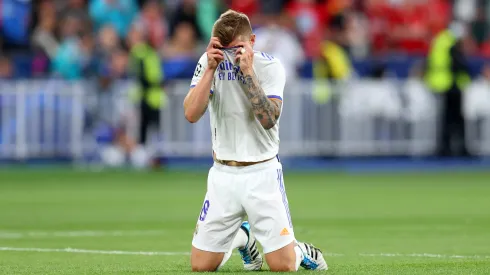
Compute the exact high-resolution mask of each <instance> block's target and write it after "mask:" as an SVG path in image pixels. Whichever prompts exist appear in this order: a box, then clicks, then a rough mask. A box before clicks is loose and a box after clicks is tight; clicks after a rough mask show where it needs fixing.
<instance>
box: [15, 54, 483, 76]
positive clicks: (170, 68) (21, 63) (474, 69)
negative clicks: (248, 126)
mask: <svg viewBox="0 0 490 275" xmlns="http://www.w3.org/2000/svg"><path fill="white" fill-rule="evenodd" d="M32 61H33V57H32V56H30V55H25V54H24V55H15V56H14V57H13V64H14V68H15V69H14V71H15V73H16V77H18V78H29V77H32ZM423 61H424V57H422V56H409V55H389V56H383V57H372V58H365V59H359V60H353V61H352V63H353V66H354V69H355V71H356V72H357V73H358V75H359V76H361V77H365V76H370V75H371V74H372V73H373V71H374V70H375V69H376V68H377V67H378V66H380V65H381V66H383V67H385V68H386V70H387V71H389V72H390V73H391V74H392V75H393V76H396V77H398V78H401V79H404V78H407V77H408V75H409V73H410V70H411V68H412V67H413V66H414V65H415V64H416V63H418V62H423ZM485 62H489V63H490V59H488V58H487V59H485V58H481V57H472V58H469V60H468V65H469V68H470V70H471V74H472V76H476V75H478V74H479V73H480V71H481V68H482V66H483V64H484V63H485ZM196 63H197V59H194V58H182V59H171V60H164V61H163V62H162V69H163V70H164V72H165V78H166V79H167V80H172V79H191V78H192V74H193V73H194V69H195V66H196ZM299 73H300V76H301V77H303V78H312V75H313V69H312V62H311V61H307V62H306V63H305V64H304V65H303V66H302V67H301V68H300V69H299Z"/></svg>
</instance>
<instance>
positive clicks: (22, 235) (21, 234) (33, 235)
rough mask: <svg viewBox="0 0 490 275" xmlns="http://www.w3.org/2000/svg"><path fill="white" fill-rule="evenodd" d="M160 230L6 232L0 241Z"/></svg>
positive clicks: (1, 233) (152, 233)
mask: <svg viewBox="0 0 490 275" xmlns="http://www.w3.org/2000/svg"><path fill="white" fill-rule="evenodd" d="M162 234H164V231H162V230H128V231H100V230H97V231H91V230H81V231H51V232H50V231H31V232H8V231H0V239H24V238H77V237H121V236H124V237H126V236H156V235H162Z"/></svg>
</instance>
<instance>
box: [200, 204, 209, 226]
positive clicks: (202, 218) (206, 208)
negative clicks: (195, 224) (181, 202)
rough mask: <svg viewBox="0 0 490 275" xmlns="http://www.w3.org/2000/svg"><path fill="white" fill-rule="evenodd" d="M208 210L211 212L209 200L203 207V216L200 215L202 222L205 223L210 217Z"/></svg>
mask: <svg viewBox="0 0 490 275" xmlns="http://www.w3.org/2000/svg"><path fill="white" fill-rule="evenodd" d="M208 210H209V200H206V201H205V202H204V204H203V206H202V209H201V214H200V215H199V220H200V221H202V222H203V221H204V220H205V219H206V216H207V215H208Z"/></svg>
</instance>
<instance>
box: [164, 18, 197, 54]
mask: <svg viewBox="0 0 490 275" xmlns="http://www.w3.org/2000/svg"><path fill="white" fill-rule="evenodd" d="M196 42H197V40H196V33H195V29H194V28H193V26H192V25H191V24H190V23H188V22H181V23H179V24H178V25H177V26H176V28H175V31H174V35H173V36H172V38H171V39H170V41H169V43H167V45H166V46H165V47H164V50H163V56H164V57H165V58H166V59H180V58H189V57H191V58H196V57H198V56H199V53H198V52H197V49H196V45H197V44H196Z"/></svg>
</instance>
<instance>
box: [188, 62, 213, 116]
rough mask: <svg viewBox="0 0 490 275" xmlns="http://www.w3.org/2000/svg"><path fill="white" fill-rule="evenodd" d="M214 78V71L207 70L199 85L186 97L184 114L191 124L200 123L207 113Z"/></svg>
mask: <svg viewBox="0 0 490 275" xmlns="http://www.w3.org/2000/svg"><path fill="white" fill-rule="evenodd" d="M213 77H214V70H206V71H205V72H204V75H203V76H202V78H201V80H200V81H199V83H197V85H196V86H195V87H194V88H192V89H191V90H190V91H189V93H188V94H187V96H186V97H185V99H184V113H185V118H186V119H187V120H188V121H189V122H190V123H195V122H197V121H199V119H200V118H201V117H202V116H203V115H204V113H205V112H206V109H207V107H208V103H209V92H210V90H211V84H212V82H213Z"/></svg>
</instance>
